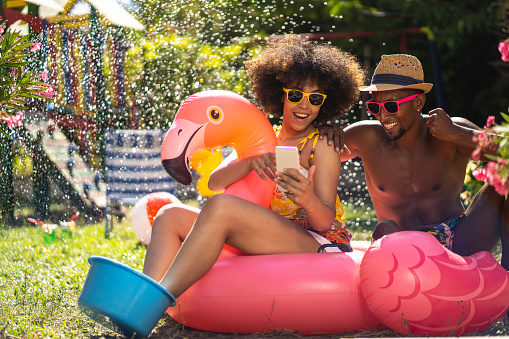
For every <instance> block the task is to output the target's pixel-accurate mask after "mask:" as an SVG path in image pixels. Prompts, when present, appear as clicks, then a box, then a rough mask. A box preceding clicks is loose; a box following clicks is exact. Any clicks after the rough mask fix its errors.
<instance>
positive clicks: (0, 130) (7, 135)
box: [0, 127, 12, 140]
mask: <svg viewBox="0 0 509 339" xmlns="http://www.w3.org/2000/svg"><path fill="white" fill-rule="evenodd" d="M0 133H2V134H3V135H5V136H6V137H7V138H9V140H12V138H11V136H10V135H9V134H8V133H7V132H6V131H4V129H3V128H2V127H0Z"/></svg>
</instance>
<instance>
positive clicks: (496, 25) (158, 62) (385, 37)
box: [133, 0, 509, 127]
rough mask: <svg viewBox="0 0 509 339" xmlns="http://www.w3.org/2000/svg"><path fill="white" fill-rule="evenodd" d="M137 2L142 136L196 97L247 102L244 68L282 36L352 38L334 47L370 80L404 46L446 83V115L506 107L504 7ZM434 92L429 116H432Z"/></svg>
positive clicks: (427, 1) (426, 2)
mask: <svg viewBox="0 0 509 339" xmlns="http://www.w3.org/2000/svg"><path fill="white" fill-rule="evenodd" d="M138 2H139V7H140V8H141V9H142V11H141V13H140V17H141V18H140V19H141V20H142V21H143V22H144V23H145V25H146V27H148V30H147V32H146V33H145V34H140V35H139V37H138V39H139V40H138V42H139V43H136V45H137V46H141V47H140V48H139V49H138V50H137V52H136V53H135V54H136V55H133V59H137V60H141V61H140V62H139V73H140V74H141V76H140V77H139V80H138V81H137V82H136V83H135V86H136V88H135V93H138V94H139V95H137V97H138V102H137V104H138V107H140V110H141V116H142V120H143V123H144V124H145V125H146V126H147V127H149V126H153V127H168V126H169V123H170V122H171V119H172V117H173V115H174V114H175V113H176V111H177V109H178V107H179V105H180V104H181V102H182V101H183V100H184V99H185V98H187V97H188V96H189V95H191V94H193V93H195V92H197V91H201V90H206V89H226V90H232V91H235V92H238V93H240V94H242V95H244V96H246V97H248V98H250V99H252V94H251V92H250V85H249V81H248V80H247V79H246V76H245V72H244V70H243V63H244V61H245V60H246V59H248V58H250V57H252V56H253V55H255V54H256V53H257V52H258V51H259V48H260V45H261V44H260V43H261V42H263V39H264V38H266V37H268V36H271V35H278V34H285V33H323V34H324V36H326V37H327V34H326V33H332V32H350V33H354V34H355V35H352V36H350V37H346V38H341V39H335V40H331V41H330V43H332V44H334V45H337V46H338V47H340V48H342V49H344V50H346V51H349V52H351V53H353V54H355V55H357V56H358V57H359V60H360V61H361V62H362V63H363V64H364V65H365V66H366V67H367V68H368V73H369V74H371V73H372V71H373V69H374V67H375V66H376V63H377V62H378V61H379V60H380V56H381V55H382V54H391V53H399V52H400V51H401V48H402V47H405V45H404V44H402V42H403V43H405V42H406V48H407V51H408V53H410V54H414V55H416V56H417V57H419V59H421V61H422V63H423V66H424V70H425V79H426V80H427V81H430V82H434V83H435V84H438V83H439V81H440V83H441V84H442V89H443V91H442V92H443V97H444V98H445V100H444V106H445V107H444V108H446V109H447V112H448V113H449V114H450V115H454V116H463V117H466V118H469V119H470V120H472V121H473V122H475V123H477V124H479V125H482V124H483V122H484V121H486V118H487V116H489V115H493V114H496V113H498V112H499V111H501V110H504V111H505V110H507V107H508V106H509V97H508V96H507V93H509V78H508V76H507V68H504V67H507V65H503V63H501V62H499V61H500V55H499V53H498V50H497V44H498V42H499V41H500V40H502V37H503V34H504V33H503V29H502V27H501V23H503V22H504V21H505V20H508V18H509V16H508V14H507V13H508V10H507V7H504V6H506V5H507V3H508V0H503V2H501V3H500V2H494V1H487V0H462V1H450V0H406V1H401V0H348V1H346V0H329V1H327V2H325V1H317V0H307V1H304V0H259V1H253V0H191V1H183V0H168V1H157V0H138ZM422 27H426V29H424V30H422V31H421V32H419V33H415V31H416V30H413V31H408V30H409V29H417V30H418V29H419V28H422ZM358 32H365V34H358ZM366 32H367V33H366ZM405 32H407V34H402V33H405ZM408 32H409V33H408ZM426 33H427V34H426ZM404 38H406V40H405V39H404ZM431 47H433V48H436V53H434V51H433V49H432V48H431ZM134 57H137V58H134ZM435 62H437V63H436V64H435ZM437 90H438V87H437V86H436V87H435V91H432V93H431V94H430V95H429V99H428V103H427V106H426V108H427V109H432V108H434V107H436V105H437V104H436V102H437V100H438V97H437V94H438V93H437ZM352 114H353V115H356V116H358V115H359V114H360V110H359V109H358V108H356V109H355V110H354V112H352Z"/></svg>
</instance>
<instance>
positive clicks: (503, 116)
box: [500, 112, 509, 123]
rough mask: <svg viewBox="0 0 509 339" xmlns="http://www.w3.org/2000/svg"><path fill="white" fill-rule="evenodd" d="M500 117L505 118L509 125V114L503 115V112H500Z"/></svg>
mask: <svg viewBox="0 0 509 339" xmlns="http://www.w3.org/2000/svg"><path fill="white" fill-rule="evenodd" d="M500 115H501V116H502V118H504V120H505V121H506V122H508V123H509V115H507V114H505V113H503V112H500Z"/></svg>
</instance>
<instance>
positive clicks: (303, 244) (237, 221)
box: [161, 194, 320, 297]
mask: <svg viewBox="0 0 509 339" xmlns="http://www.w3.org/2000/svg"><path fill="white" fill-rule="evenodd" d="M225 243H227V244H229V245H231V246H233V247H235V248H237V249H238V250H240V251H241V252H243V253H245V254H278V253H304V252H316V251H317V250H318V248H319V247H320V244H319V243H318V242H317V241H316V240H315V239H314V238H313V237H312V236H311V235H310V234H309V233H308V232H307V231H305V230H304V229H303V228H302V227H300V226H298V225H296V224H294V223H292V222H291V221H289V220H288V219H286V218H284V217H282V216H280V215H279V214H277V213H275V212H273V211H270V210H268V209H266V208H263V207H261V206H258V205H256V204H253V203H251V202H249V201H246V200H243V199H240V198H237V197H233V196H230V195H227V194H219V195H215V196H213V197H212V198H210V199H209V200H208V201H207V203H206V204H205V206H204V207H203V209H202V211H201V213H200V214H199V216H198V218H197V219H196V223H195V224H194V226H193V228H192V230H191V232H190V233H189V235H188V237H187V238H186V240H185V241H184V244H183V245H182V247H181V249H180V251H179V253H178V254H177V256H176V258H175V260H174V261H173V263H172V265H171V267H170V269H169V270H168V272H167V273H166V275H165V276H164V278H163V279H162V280H161V284H162V285H163V286H164V287H165V288H166V289H167V290H168V291H170V292H171V293H172V294H173V295H174V296H175V297H178V296H180V295H181V294H182V293H183V292H184V291H185V290H187V289H188V288H189V287H190V286H191V285H192V284H194V283H195V282H196V281H197V280H198V279H200V278H201V277H202V276H203V275H204V274H205V273H207V271H208V270H209V269H210V268H211V267H212V266H213V265H214V263H215V262H216V260H217V258H218V257H219V254H220V253H221V249H222V248H223V245H224V244H225Z"/></svg>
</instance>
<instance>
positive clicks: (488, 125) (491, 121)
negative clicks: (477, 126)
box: [486, 115, 495, 127]
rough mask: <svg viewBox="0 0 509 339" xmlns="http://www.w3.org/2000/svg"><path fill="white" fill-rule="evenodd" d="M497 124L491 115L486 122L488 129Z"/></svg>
mask: <svg viewBox="0 0 509 339" xmlns="http://www.w3.org/2000/svg"><path fill="white" fill-rule="evenodd" d="M494 123H495V117H494V116H493V115H490V116H489V117H488V119H487V120H486V127H490V126H491V125H493V124H494Z"/></svg>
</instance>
